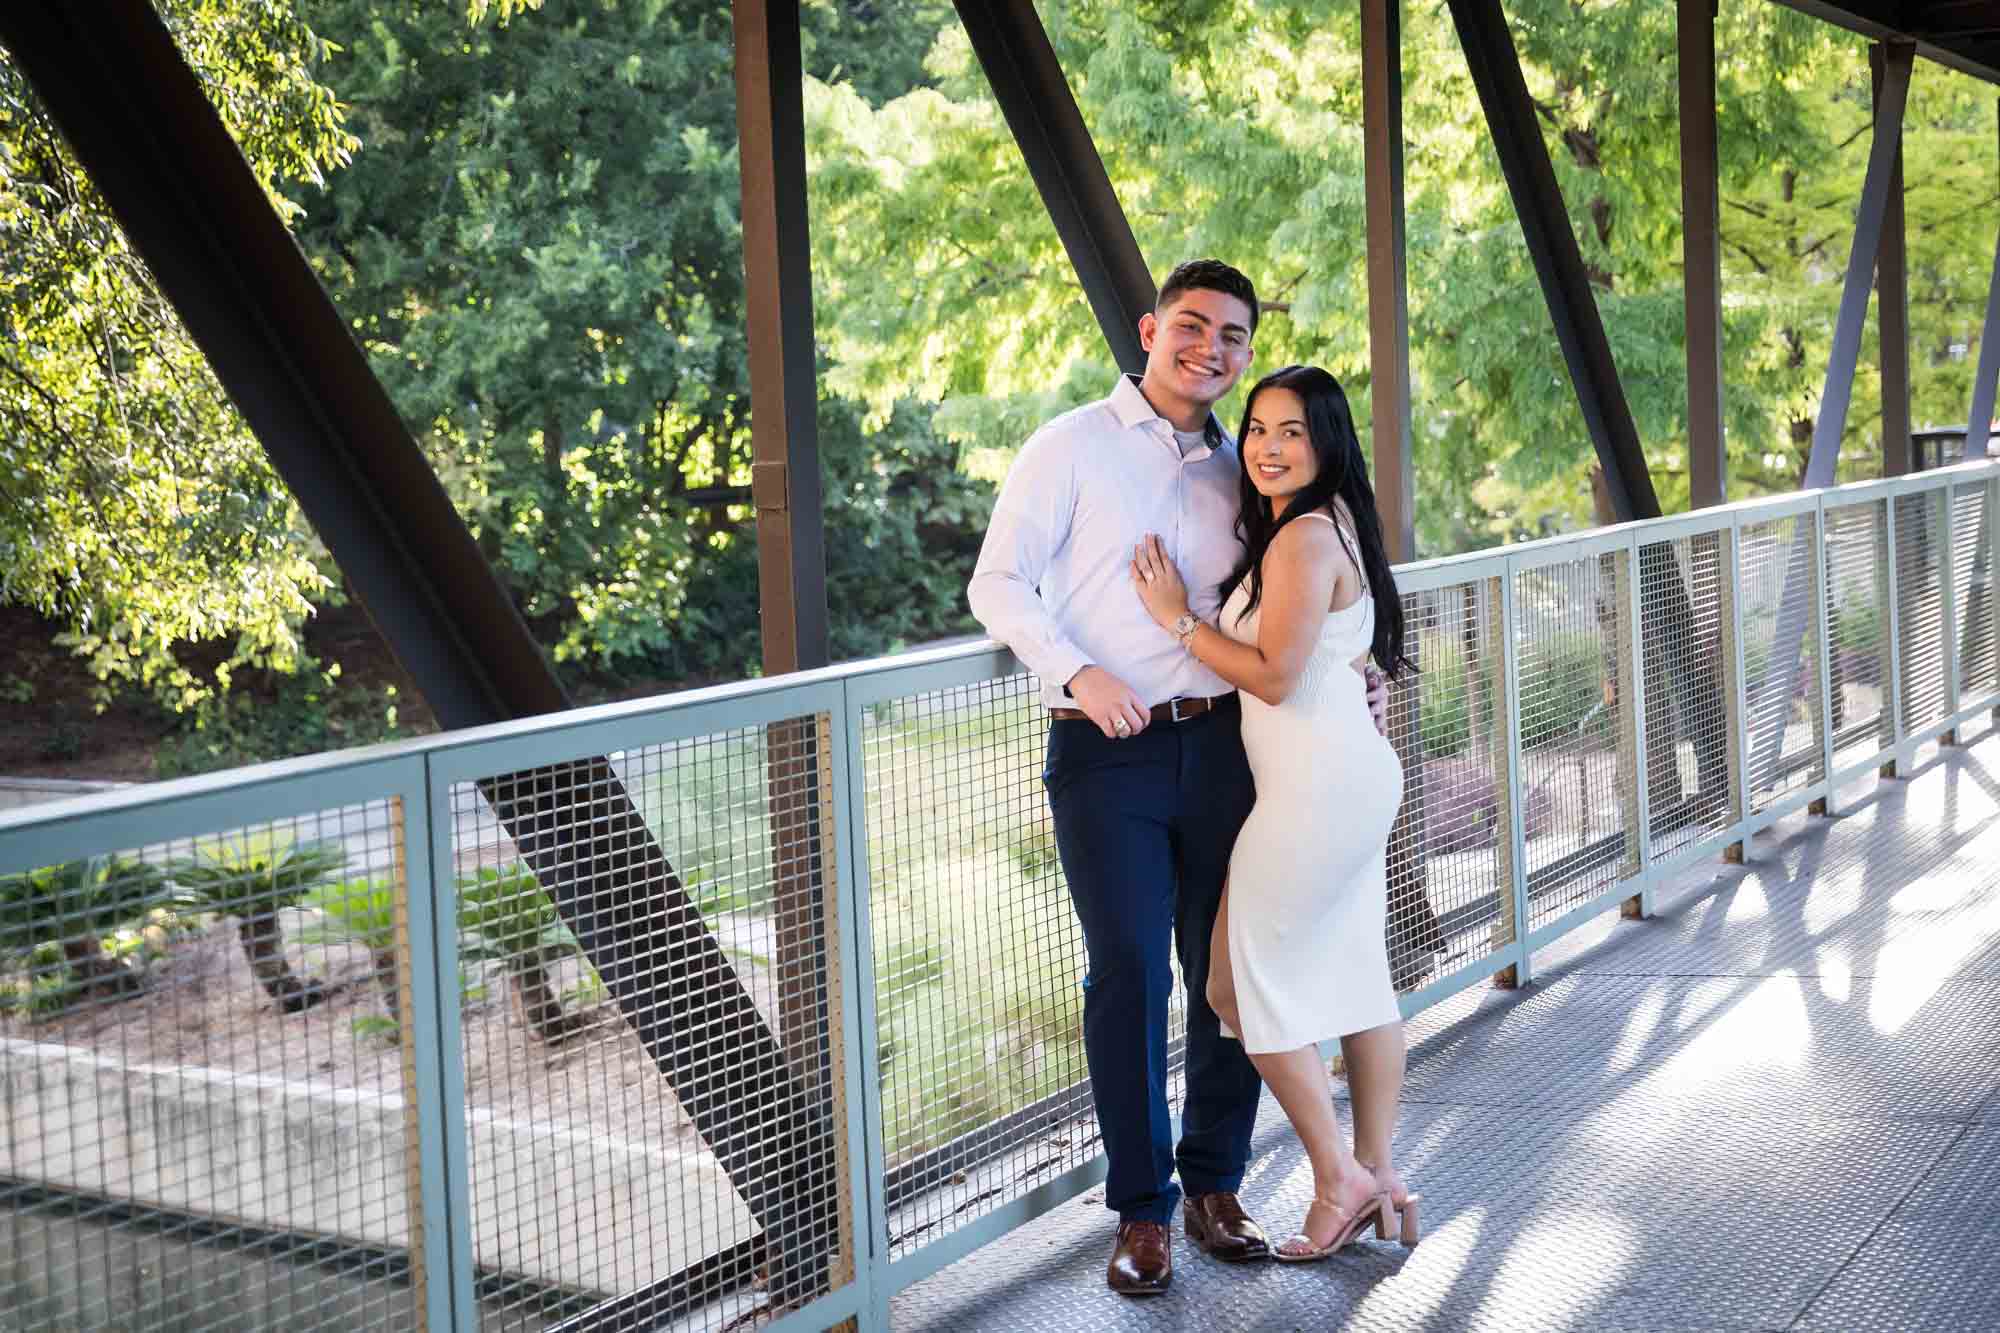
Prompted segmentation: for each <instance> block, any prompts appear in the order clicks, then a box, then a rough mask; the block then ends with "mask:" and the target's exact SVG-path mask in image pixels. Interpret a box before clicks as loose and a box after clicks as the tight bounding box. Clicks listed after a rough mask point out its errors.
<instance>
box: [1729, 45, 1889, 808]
mask: <svg viewBox="0 0 2000 1333" xmlns="http://www.w3.org/2000/svg"><path fill="white" fill-rule="evenodd" d="M1878 49H1879V50H1880V51H1881V63H1882V75H1881V87H1880V92H1879V94H1878V95H1877V97H1876V99H1875V127H1874V134H1873V138H1872V140H1871V142H1870V143H1869V146H1868V174H1867V176H1866V177H1865V178H1864V179H1863V181H1862V184H1861V203H1860V205H1859V206H1858V207H1857V208H1856V209H1855V216H1854V244H1853V248H1852V249H1851V250H1849V252H1848V256H1847V277H1846V280H1845V282H1844V283H1843V284H1842V286H1841V290H1840V313H1839V315H1838V316H1837V317H1836V319H1835V322H1834V329H1833V351H1832V353H1831V355H1830V356H1829V357H1828V359H1827V368H1826V388H1825V390H1824V391H1823V392H1822V393H1821V394H1820V407H1819V419H1818V420H1817V421H1815V422H1814V423H1813V438H1812V451H1811V453H1809V454H1808V455H1807V457H1806V469H1805V476H1804V478H1803V480H1802V487H1803V489H1806V490H1816V489H1818V488H1820V487H1824V486H1831V485H1833V483H1834V476H1835V464H1836V463H1838V462H1839V459H1840V437H1841V435H1842V434H1843V433H1844V431H1845V430H1846V428H1847V409H1848V404H1849V402H1850V400H1851V399H1852V398H1853V394H1854V371H1855V367H1856V366H1857V365H1858V364H1859V363H1860V359H1861V329H1862V325H1863V323H1864V322H1865V321H1866V319H1867V316H1868V292H1869V288H1870V287H1872V286H1873V285H1874V283H1873V278H1874V274H1875V258H1876V255H1877V253H1878V251H1879V247H1880V246H1881V243H1882V233H1883V224H1884V222H1885V221H1886V219H1887V218H1888V214H1889V194H1890V186H1891V181H1892V179H1893V178H1894V176H1895V164H1896V158H1897V155H1898V153H1899V152H1900V150H1901V146H1902V139H1903V108H1904V106H1905V105H1906V103H1907V102H1908V100H1909V94H1910V68H1911V65H1912V64H1913V63H1914V61H1915V55H1916V49H1915V48H1914V47H1912V46H1910V45H1908V44H1907V43H1899V44H1891V45H1887V46H1883V47H1880V48H1878ZM1905 435H1906V436H1907V432H1905ZM1801 528H1802V530H1801V531H1800V532H1799V533H1798V534H1797V535H1795V536H1794V537H1793V538H1792V542H1791V547H1790V549H1789V550H1788V551H1787V553H1786V559H1785V582H1784V589H1783V592H1782V593H1781V594H1780V597H1779V602H1778V624H1777V630H1776V633H1775V635H1774V636H1773V638H1772V640H1771V652H1770V655H1769V656H1768V657H1767V658H1766V659H1765V674H1764V677H1763V679H1761V680H1759V681H1755V682H1748V681H1746V682H1745V686H1746V688H1747V689H1750V690H1751V691H1752V693H1751V696H1750V698H1749V712H1748V716H1749V717H1750V718H1752V719H1758V718H1777V719H1778V721H1776V722H1775V723H1773V724H1772V725H1770V726H1769V727H1768V728H1767V730H1766V732H1765V734H1764V735H1762V736H1750V737H1747V738H1746V740H1747V742H1748V745H1749V755H1748V762H1747V765H1746V768H1747V771H1748V772H1750V773H1752V774H1764V773H1768V772H1770V771H1771V765H1772V764H1773V763H1774V762H1775V761H1776V759H1777V754H1778V749H1779V747H1780V746H1781V745H1783V744H1784V738H1785V737H1784V732H1785V728H1784V725H1783V713H1782V712H1780V711H1778V710H1775V709H1773V708H1772V707H1771V705H1770V700H1771V697H1772V696H1773V694H1776V695H1777V696H1778V697H1779V698H1781V699H1782V698H1785V697H1788V696H1789V694H1790V691H1791V688H1792V677H1793V675H1794V674H1796V672H1797V671H1798V665H1799V654H1800V653H1801V652H1802V651H1803V650H1804V647H1805V632H1806V620H1807V617H1808V616H1809V615H1810V613H1811V609H1812V608H1811V601H1812V599H1811V597H1810V595H1809V594H1810V592H1811V589H1810V588H1809V586H1808V585H1809V583H1810V581H1811V578H1812V564H1813V561H1812V558H1811V556H1812V550H1811V547H1810V545H1809V544H1808V542H1809V539H1808V537H1807V535H1806V534H1805V532H1804V531H1803V520H1801Z"/></svg>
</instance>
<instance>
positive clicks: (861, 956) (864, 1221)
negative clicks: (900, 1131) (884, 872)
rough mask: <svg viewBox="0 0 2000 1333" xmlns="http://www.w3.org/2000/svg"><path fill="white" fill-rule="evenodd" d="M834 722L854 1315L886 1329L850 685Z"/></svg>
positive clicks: (883, 1161) (864, 852)
mask: <svg viewBox="0 0 2000 1333" xmlns="http://www.w3.org/2000/svg"><path fill="white" fill-rule="evenodd" d="M840 694H841V697H840V709H841V723H840V727H839V729H838V730H837V732H836V733H835V738H836V741H837V743H838V746H839V749H840V766H841V773H840V776H839V777H838V778H837V780H836V782H835V785H834V791H835V793H836V801H835V805H834V826H835V833H836V845H837V846H838V847H839V849H840V852H839V854H840V856H841V857H842V859H843V860H844V862H845V863H846V866H847V873H846V874H844V875H842V876H841V877H840V879H839V884H838V891H839V894H840V940H841V946H842V952H843V957H842V963H843V966H844V969H845V973H846V976H847V978H848V984H847V985H846V986H845V987H843V991H844V992H845V1000H846V1002H845V1004H844V1005H843V1010H842V1012H843V1021H844V1022H845V1023H846V1025H847V1028H846V1031H847V1041H846V1043H845V1052H844V1054H845V1067H846V1071H847V1076H846V1087H845V1098H846V1102H845V1104H844V1105H845V1120H846V1131H847V1138H848V1142H849V1145H850V1146H849V1178H850V1181H851V1184H850V1187H849V1188H850V1190H851V1192H852V1194H853V1196H854V1198H855V1200H857V1201H858V1206H857V1207H854V1208H853V1209H851V1217H852V1225H853V1230H852V1232H851V1233H850V1234H851V1235H852V1236H853V1244H854V1256H855V1261H856V1269H857V1271H856V1280H857V1281H858V1282H860V1283H861V1291H862V1303H861V1308H862V1309H864V1310H868V1311H871V1312H872V1313H871V1317H870V1318H868V1319H867V1320H865V1321H864V1322H863V1326H864V1327H867V1328H887V1327H889V1298H890V1297H891V1296H892V1295H894V1294H895V1293H894V1291H893V1289H892V1288H891V1286H890V1284H889V1283H888V1281H887V1280H886V1279H885V1276H884V1271H885V1270H886V1268H887V1266H888V1262H889V1221H888V1218H889V1204H888V1198H887V1195H886V1193H885V1190H884V1181H885V1180H886V1179H887V1175H888V1161H887V1157H886V1153H885V1150H884V1145H883V1135H882V1060H881V1050H880V1046H879V1041H880V1029H879V1028H878V1027H877V1023H878V1022H879V1016H878V1012H877V1009H876V991H875V934H874V926H873V923H872V921H871V920H870V904H869V895H870V893H871V892H872V890H871V888H870V884H871V879H870V871H869V865H868V820H867V810H868V786H867V782H868V769H867V749H866V740H867V706H866V705H865V704H862V703H859V702H857V701H856V700H855V698H854V691H853V685H852V682H851V681H844V682H842V685H841V692H840Z"/></svg>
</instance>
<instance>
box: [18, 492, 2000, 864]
mask: <svg viewBox="0 0 2000 1333" xmlns="http://www.w3.org/2000/svg"><path fill="white" fill-rule="evenodd" d="M1996 471H2000V459H1996V458H1986V459H1973V460H1970V461H1967V462H1963V463H1957V464H1954V465H1952V466H1950V467H1943V468H1933V469H1930V470H1927V471H1924V472H1917V473H1912V474H1909V475H1907V476H1901V477H1886V478H1883V479H1881V480H1879V481H1859V482H1849V483H1847V484H1845V485H1842V486H1835V487H1829V488H1826V489H1825V490H1824V491H1817V492H1793V493H1790V494H1785V495H1774V496H1765V497H1761V498H1758V499H1750V500H1740V501H1737V502H1735V503H1732V504H1727V505H1718V506H1716V507H1714V508H1711V509H1703V510H1700V511H1697V512H1693V513H1686V514H1672V515H1668V516H1667V517H1665V518H1660V519H1650V520H1640V521H1637V522H1632V523H1620V524H1612V525H1610V526H1607V527H1601V528H1591V529H1589V530H1587V531H1584V532H1576V533H1565V534H1563V535H1561V536H1556V537H1546V538H1542V539H1540V540H1538V541H1532V542H1520V543H1516V544H1514V545H1510V546H1501V547H1494V548H1492V549H1490V550H1486V551H1473V552H1468V553H1466V554H1463V555H1449V556H1440V557H1437V558H1434V559H1430V560H1417V561H1412V562H1410V563H1408V564H1404V565H1399V566H1397V567H1396V574H1397V576H1398V578H1399V580H1402V581H1403V582H1404V584H1405V587H1406V589H1407V590H1409V591H1417V590H1421V589H1426V588H1437V587H1441V586H1444V585H1447V584H1450V583H1454V582H1459V581H1462V580H1465V579H1471V578H1478V577H1485V576H1492V575H1495V574H1499V573H1503V572H1505V571H1507V570H1509V569H1526V568H1532V567H1536V566H1540V565H1544V564H1548V563H1550V562H1551V561H1553V560H1559V559H1562V558H1564V557H1565V556H1577V557H1581V556H1583V555H1586V554H1590V553H1595V552H1602V551H1605V550H1609V549H1614V548H1616V547H1617V546H1619V545H1621V544H1623V543H1624V542H1627V541H1641V542H1643V541H1646V540H1648V539H1649V538H1650V537H1652V536H1653V535H1655V534H1657V535H1660V536H1678V535H1682V534H1684V533H1688V532H1695V531H1710V530H1714V531H1720V530H1724V529H1727V528H1729V527H1731V526H1732V525H1733V524H1739V523H1742V522H1745V521H1754V520H1756V519H1758V518H1764V517H1778V516H1782V515H1784V514H1790V513H1795V512H1799V511H1801V510H1804V509H1807V508H1811V507H1812V506H1813V505H1815V504H1818V503H1822V502H1823V503H1824V504H1826V505H1829V506H1835V505H1839V506H1845V505H1850V504H1859V503H1865V502H1868V501H1871V500H1879V499H1881V498H1883V497H1885V496H1894V495H1903V494H1909V493H1912V492H1921V491H1929V490H1936V489H1942V488H1944V487H1948V486H1952V485H1956V484H1959V483H1962V482H1964V481H1968V480H1975V479H1976V480H1985V479H1987V478H1989V477H1991V476H1993V475H1994V473H1995V472H1996ZM980 658H988V659H991V660H990V662H989V663H988V666H987V669H988V670H989V671H990V674H992V675H994V676H999V675H1005V674H1009V673H1011V672H1013V671H1015V670H1018V669H1019V665H1018V663H1016V662H1015V661H1014V658H1013V656H1012V654H1010V653H1009V652H1008V651H1007V650H1006V649H1005V648H1004V647H1002V646H1001V645H999V644H997V643H994V642H993V641H991V640H989V639H973V640H968V641H965V642H962V643H954V644H947V645H944V646H941V647H936V648H928V649H923V650H919V651H917V652H911V653H899V654H894V655H891V656H885V657H872V658H864V659H860V660H857V661H853V662H842V663H838V664H836V665H834V666H828V667H821V668H819V669H817V670H813V671H798V672H792V673H789V674H786V675H782V676H770V677H759V678H754V679H750V680H741V681H732V682H730V683H727V684H722V685H710V686H704V687H701V688H698V689H691V690H681V691H678V692H676V693H673V694H665V695H652V696H649V697H646V698H640V699H626V700H621V701H618V702H615V703H605V704H594V705H591V706H589V707H585V708H575V709H569V710H566V711H564V712H560V713H549V714H544V715H542V716H540V717H530V718H521V719H519V720H516V721H512V722H498V723H493V724H492V725H489V726H484V727H471V728H467V729H464V730H461V731H450V732H442V733H440V734H438V735H435V736H421V737H415V738H413V739H410V740H406V741H393V742H389V743H387V744H383V745H374V746H365V747H361V748H357V749H353V750H344V751H340V752H337V753H329V754H316V755H307V756H303V757H300V758H296V759H281V760H275V761H273V762H270V763H265V764H254V765H250V766H247V767H244V768H237V769H228V770H224V771H221V772H216V773H207V774H202V775H199V776H196V777H189V778H176V779H173V780H170V781H166V782H154V783H140V784H134V785H133V786H130V787H125V788H121V789H118V790H114V791H106V792H99V793H93V794H89V795H80V796H75V797H69V798H65V799H61V800H55V801H48V802H45V803H42V804H38V805H30V806H23V807H19V808H17V809H14V810H9V811H5V812H0V835H7V834H11V833H13V832H14V831H15V830H19V829H24V828H28V827H31V826H46V825H49V824H51V823H57V822H67V821H71V820H75V819H77V818H80V817H82V816H86V815H95V814H97V813H100V812H111V811H119V810H127V809H132V810H136V809H141V808H144V807H146V806H151V805H156V804H159V803H163V802H171V801H179V800H185V799H190V798H203V797H208V796H212V795H215V794H217V793H220V792H224V791H242V790H245V789H247V788H253V787H258V786H264V785H270V784H284V783H291V782H295V781H298V780H302V779H312V778H316V777H329V778H330V777H332V776H333V775H335V774H349V773H351V772H353V771H354V770H357V769H361V768H367V767H372V766H377V765H381V764H384V763H388V762H394V761H398V760H405V759H409V758H412V757H414V756H419V755H426V754H431V755H436V754H442V753H445V752H450V751H463V750H468V749H473V748H479V747H485V746H489V745H491V744H492V743H494V742H498V741H517V740H521V739H523V738H530V737H537V736H546V735H550V734H553V733H557V732H563V731H569V730H573V729H583V728H600V727H602V726H604V724H617V723H620V722H630V721H634V720H637V719H642V718H644V719H656V718H658V717H660V716H661V715H662V714H668V713H673V714H687V713H700V712H711V711H713V712H716V713H718V714H730V713H733V712H737V711H740V705H742V704H744V703H745V702H748V701H752V700H756V701H762V702H765V703H769V702H772V701H773V700H772V698H771V696H777V695H783V694H790V693H797V694H799V695H800V696H801V697H802V700H804V699H815V700H816V699H818V698H820V697H823V693H824V692H823V690H822V689H820V688H819V687H822V686H825V685H827V684H831V683H839V682H845V683H848V684H849V685H850V686H853V685H856V684H858V685H859V686H860V689H859V691H858V695H857V697H860V698H862V699H863V700H864V701H865V700H866V699H869V698H873V697H877V696H879V695H881V694H882V690H883V688H886V687H891V686H893V687H895V688H896V689H898V690H904V691H908V692H913V691H918V690H922V689H925V688H927V687H928V683H929V681H930V678H932V677H935V680H936V683H937V684H938V685H939V686H941V687H942V686H947V685H950V684H955V683H960V682H961V680H962V678H963V677H964V676H965V674H966V672H967V670H968V669H974V668H975V665H976V663H977V661H978V659H980ZM876 677H882V678H884V679H883V680H881V681H880V682H876V683H875V684H874V686H873V687H872V688H871V684H870V682H871V680H872V678H876ZM725 725H726V724H725Z"/></svg>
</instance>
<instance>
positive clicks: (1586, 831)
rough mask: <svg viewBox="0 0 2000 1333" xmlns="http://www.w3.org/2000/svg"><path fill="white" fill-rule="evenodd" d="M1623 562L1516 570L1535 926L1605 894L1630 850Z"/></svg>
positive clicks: (1523, 793) (1523, 796) (1524, 800)
mask: <svg viewBox="0 0 2000 1333" xmlns="http://www.w3.org/2000/svg"><path fill="white" fill-rule="evenodd" d="M1616 560H1617V557H1616V556H1615V555H1602V556H1595V555H1592V556H1583V557H1580V558H1576V559H1568V560H1562V561H1558V562H1555V563H1550V564H1544V565H1538V566H1536V567H1534V568H1530V569H1523V570H1518V571H1516V572H1515V574H1514V575H1513V580H1514V617H1513V625H1512V627H1511V628H1512V632H1513V635H1514V659H1515V661H1516V663H1517V664H1518V670H1519V672H1520V681H1521V684H1520V691H1519V693H1520V717H1519V719H1518V722H1517V725H1518V726H1519V728H1520V744H1521V773H1520V780H1521V787H1520V792H1519V801H1520V804H1521V819H1522V824H1523V827H1524V829H1525V831H1526V836H1527V841H1526V866H1525V870H1526V874H1527V884H1528V921H1529V925H1530V926H1537V925H1541V924H1543V923H1545V922H1547V921H1551V920H1554V919H1555V918H1556V917H1559V916H1561V915H1562V914H1563V913H1565V912H1567V911H1569V910H1570V909H1571V908H1573V907H1575V906H1577V905H1578V904H1580V903H1582V902H1584V901H1586V900H1587V899H1589V898H1591V897H1593V896H1595V895H1596V894H1597V893H1599V892H1601V891H1602V890H1603V889H1604V888H1605V887H1606V886H1608V885H1609V884H1610V883H1611V882H1612V881H1613V880H1614V879H1616V878H1617V876H1618V874H1619V870H1620V867H1621V865H1622V863H1623V861H1624V857H1625V850H1626V843H1625V832H1626V828H1627V818H1628V808H1629V805H1630V803H1631V801H1632V800H1633V798H1634V795H1635V793H1634V792H1633V790H1632V786H1631V780H1630V776H1629V774H1630V769H1629V763H1624V762H1621V756H1620V749H1621V745H1622V741H1621V737H1620V734H1619V727H1618V725H1617V712H1616V709H1615V708H1614V706H1613V705H1614V703H1615V701H1616V689H1617V680H1618V658H1619V651H1620V647H1619V645H1620V643H1621V642H1622V640H1623V637H1624V635H1625V633H1626V632H1627V629H1626V625H1625V620H1624V617H1623V615H1622V614H1621V611H1620V605H1619V597H1618V580H1617V572H1616Z"/></svg>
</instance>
